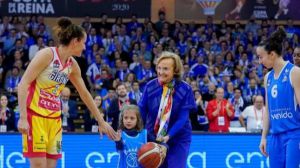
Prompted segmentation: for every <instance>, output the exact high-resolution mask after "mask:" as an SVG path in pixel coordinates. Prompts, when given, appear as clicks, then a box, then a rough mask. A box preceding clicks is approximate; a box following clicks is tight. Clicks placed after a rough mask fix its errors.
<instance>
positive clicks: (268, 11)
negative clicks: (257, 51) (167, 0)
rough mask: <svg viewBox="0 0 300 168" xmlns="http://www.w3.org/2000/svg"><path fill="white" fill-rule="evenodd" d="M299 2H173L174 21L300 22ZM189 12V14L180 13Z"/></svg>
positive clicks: (214, 0) (207, 0)
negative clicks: (266, 20) (248, 20)
mask: <svg viewBox="0 0 300 168" xmlns="http://www.w3.org/2000/svg"><path fill="white" fill-rule="evenodd" d="M299 6H300V1H292V0H175V18H176V19H189V20H197V19H205V18H206V17H207V16H209V15H211V16H213V17H214V18H215V19H231V20H237V19H242V20H247V19H249V18H250V17H251V16H254V17H255V18H256V19H266V18H275V19H279V20H285V19H287V18H291V19H294V20H300V10H299V9H298V8H299ZM182 11H189V12H182Z"/></svg>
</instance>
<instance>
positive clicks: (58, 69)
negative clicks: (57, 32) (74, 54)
mask: <svg viewBox="0 0 300 168" xmlns="http://www.w3.org/2000/svg"><path fill="white" fill-rule="evenodd" d="M50 49H51V51H52V53H53V59H52V61H51V63H50V64H49V66H48V67H47V68H46V69H45V70H44V71H42V72H41V73H40V74H39V76H38V77H37V78H36V79H35V80H34V81H33V82H32V83H31V85H30V87H29V90H28V92H29V93H28V98H27V107H28V108H30V109H31V110H33V111H34V112H36V113H37V114H40V115H41V116H44V117H47V118H57V117H58V116H60V115H61V101H60V92H61V91H62V89H63V88H64V87H65V85H66V83H67V82H68V80H69V75H70V73H71V71H72V63H73V62H72V58H69V59H68V60H67V61H66V63H65V65H62V63H61V60H60V58H59V53H58V48H56V47H51V48H50Z"/></svg>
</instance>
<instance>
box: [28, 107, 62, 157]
mask: <svg viewBox="0 0 300 168" xmlns="http://www.w3.org/2000/svg"><path fill="white" fill-rule="evenodd" d="M27 120H28V123H29V133H28V134H23V135H22V141H23V155H24V157H27V158H32V157H46V158H50V159H59V158H61V145H62V126H61V118H60V117H56V118H47V117H44V116H41V115H39V114H37V113H36V112H34V111H32V110H31V109H27Z"/></svg>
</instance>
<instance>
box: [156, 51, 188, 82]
mask: <svg viewBox="0 0 300 168" xmlns="http://www.w3.org/2000/svg"><path fill="white" fill-rule="evenodd" d="M168 58H170V59H172V60H173V61H174V78H175V79H181V78H182V75H183V64H182V61H181V59H180V57H179V56H178V55H177V54H175V53H172V52H169V51H164V52H162V53H161V55H160V57H159V58H158V59H157V64H156V67H157V65H158V64H159V63H160V62H161V61H162V60H164V59H168Z"/></svg>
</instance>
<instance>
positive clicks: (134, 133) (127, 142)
mask: <svg viewBox="0 0 300 168" xmlns="http://www.w3.org/2000/svg"><path fill="white" fill-rule="evenodd" d="M115 141H116V148H117V150H118V151H119V153H120V159H119V163H118V167H119V168H127V167H132V168H139V167H140V165H139V163H138V158H137V152H138V150H139V148H140V147H141V146H142V145H143V144H145V143H146V142H147V131H146V130H145V129H143V121H142V118H141V115H140V111H139V107H138V106H136V105H126V106H124V107H123V108H122V110H121V113H120V119H119V131H118V134H117V138H116V139H115Z"/></svg>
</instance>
